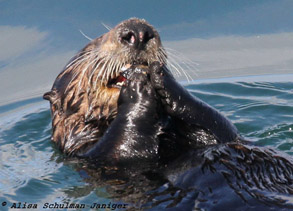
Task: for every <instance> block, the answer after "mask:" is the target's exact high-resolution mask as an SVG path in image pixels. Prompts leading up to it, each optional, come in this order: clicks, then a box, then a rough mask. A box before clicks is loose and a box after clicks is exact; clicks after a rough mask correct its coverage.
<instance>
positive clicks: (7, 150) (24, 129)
mask: <svg viewBox="0 0 293 211" xmlns="http://www.w3.org/2000/svg"><path fill="white" fill-rule="evenodd" d="M272 78H273V79H274V80H272ZM272 78H270V77H268V76H263V77H246V78H226V79H215V80H201V81H195V82H193V83H189V84H186V85H185V87H186V88H187V89H188V90H189V91H190V92H191V93H192V94H193V95H194V96H196V97H198V98H201V99H202V100H204V101H205V102H207V103H209V104H210V105H212V106H214V107H215V108H217V109H218V110H219V111H221V112H222V113H223V114H224V115H226V116H227V117H228V118H229V119H230V120H232V122H233V123H234V124H235V125H236V127H237V128H238V129H239V132H240V133H241V135H242V136H243V137H245V138H246V139H248V140H250V141H252V142H253V143H254V144H256V145H259V146H268V147H272V148H274V149H277V150H279V151H283V152H284V153H286V154H289V155H293V150H292V147H293V122H292V118H293V83H292V82H291V81H293V80H292V79H293V75H286V76H274V77H272ZM278 79H279V80H278ZM0 119H1V122H0V146H1V148H0V202H1V203H2V202H6V203H7V205H6V206H2V207H1V210H8V207H9V206H11V205H12V204H13V203H16V202H22V203H24V202H27V203H37V204H38V207H39V208H38V209H43V208H42V206H43V205H44V204H45V203H47V202H49V203H55V202H57V203H65V202H71V203H72V202H74V203H85V204H89V205H90V204H92V203H94V202H96V203H115V202H117V203H118V202H119V203H127V202H123V197H121V199H122V200H118V201H117V197H115V199H113V198H112V196H111V195H109V194H108V192H107V187H95V188H93V187H92V185H91V184H90V183H88V182H87V181H86V179H85V178H86V177H87V176H86V175H83V172H82V171H77V170H76V168H75V167H74V164H73V163H71V162H70V161H67V160H64V157H63V155H62V154H61V153H59V151H58V150H57V149H56V148H55V146H54V145H53V144H52V143H51V141H50V134H51V117H50V110H49V104H48V102H47V101H44V100H43V99H42V98H41V97H36V98H33V99H28V100H24V101H19V102H16V103H13V104H8V105H4V106H1V107H0ZM157 188H158V189H159V188H163V187H161V186H159V187H157ZM118 198H119V197H118ZM239 200H240V199H239ZM189 203H192V202H189ZM166 204H168V201H167V202H166V203H165V204H164V203H163V204H159V205H158V207H157V208H158V209H159V208H162V207H164V206H166ZM0 206H1V205H0ZM44 210H45V209H44Z"/></svg>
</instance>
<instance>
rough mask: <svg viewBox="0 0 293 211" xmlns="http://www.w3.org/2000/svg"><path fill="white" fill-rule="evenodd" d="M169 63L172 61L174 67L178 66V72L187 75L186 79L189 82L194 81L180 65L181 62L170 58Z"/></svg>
mask: <svg viewBox="0 0 293 211" xmlns="http://www.w3.org/2000/svg"><path fill="white" fill-rule="evenodd" d="M169 61H170V64H173V65H174V66H173V67H175V66H176V67H177V68H178V70H180V71H181V72H182V73H183V74H184V75H185V77H186V79H187V81H188V82H190V80H191V81H192V80H193V78H192V77H191V75H190V74H189V73H188V72H187V71H186V70H185V69H184V68H183V67H182V66H181V65H180V64H179V62H177V61H176V59H175V58H174V57H172V56H170V57H169ZM181 63H182V62H181ZM183 64H184V63H183ZM189 70H190V69H189ZM190 72H192V71H190Z"/></svg>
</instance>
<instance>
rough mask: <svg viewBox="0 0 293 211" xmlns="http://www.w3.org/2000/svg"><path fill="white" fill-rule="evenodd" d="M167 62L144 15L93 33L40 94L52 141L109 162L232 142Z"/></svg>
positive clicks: (220, 120) (231, 134)
mask: <svg viewBox="0 0 293 211" xmlns="http://www.w3.org/2000/svg"><path fill="white" fill-rule="evenodd" d="M166 62H167V55H166V52H165V50H164V48H163V46H162V44H161V40H160V36H159V34H158V32H157V31H156V30H155V29H154V27H152V26H151V25H150V24H149V23H147V22H146V21H145V20H140V19H136V18H132V19H129V20H127V21H124V22H122V23H120V24H119V25H117V26H116V27H115V28H113V29H112V30H110V31H109V32H108V33H106V34H104V35H102V36H101V37H99V38H97V39H94V40H93V41H92V42H90V43H89V44H88V45H87V46H86V47H85V48H84V49H82V50H81V51H80V52H79V53H78V54H77V55H76V56H75V57H74V58H73V59H72V61H70V62H69V64H68V65H67V66H66V67H65V69H64V70H63V71H62V72H61V73H60V75H59V76H58V77H57V79H56V81H55V83H54V85H53V88H52V90H51V91H50V92H48V93H46V94H44V98H45V99H47V100H49V101H50V103H51V111H52V117H53V121H52V128H53V135H52V140H53V141H54V142H55V143H57V145H58V146H59V148H60V149H61V150H62V151H63V152H65V153H66V154H69V155H78V156H89V157H95V156H101V157H104V158H105V157H109V160H112V161H113V160H123V159H129V158H146V159H149V158H153V157H162V156H163V155H166V154H168V155H169V156H171V157H172V156H175V155H176V154H180V150H182V151H184V150H185V148H189V147H190V146H192V147H198V146H202V145H209V144H216V143H224V142H231V141H237V140H238V139H239V136H238V133H237V130H236V128H235V127H234V126H233V124H232V123H231V122H230V121H229V120H227V119H226V118H225V117H224V116H223V115H221V114H220V113H219V112H218V111H216V110H215V109H214V108H212V107H210V106H209V105H207V104H205V103H204V102H202V101H200V100H199V99H197V98H195V97H193V96H191V95H190V94H189V93H188V92H187V91H186V90H185V89H184V88H183V87H182V86H181V85H180V84H179V83H178V82H176V81H175V79H174V78H173V76H172V74H171V73H170V71H169V70H168V69H167V68H166ZM135 70H136V71H135ZM143 72H144V73H143ZM126 73H127V74H126ZM132 73H133V74H132ZM126 75H127V76H126ZM127 77H129V78H127ZM132 90H135V91H132ZM130 92H133V93H132V94H130ZM122 101H123V102H122ZM117 111H118V112H117ZM162 152H164V153H162ZM167 157H168V156H167ZM168 159H169V158H168Z"/></svg>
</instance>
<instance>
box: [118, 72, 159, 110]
mask: <svg viewBox="0 0 293 211" xmlns="http://www.w3.org/2000/svg"><path fill="white" fill-rule="evenodd" d="M147 71H148V69H146V68H143V69H140V68H137V67H133V68H129V69H128V70H126V71H125V72H124V73H122V74H124V75H123V76H124V77H125V78H127V80H126V81H125V83H124V85H123V86H122V88H121V91H120V96H119V99H118V106H119V105H121V104H129V103H131V104H136V103H140V104H142V105H145V106H148V105H149V104H151V102H154V101H156V99H157V97H156V92H155V90H154V88H153V87H152V85H151V83H150V80H149V78H148V75H147Z"/></svg>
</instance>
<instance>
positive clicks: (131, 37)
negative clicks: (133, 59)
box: [121, 32, 136, 44]
mask: <svg viewBox="0 0 293 211" xmlns="http://www.w3.org/2000/svg"><path fill="white" fill-rule="evenodd" d="M121 39H122V40H123V41H124V42H126V43H128V44H134V43H135V42H136V37H135V34H134V33H133V32H127V33H125V34H122V36H121Z"/></svg>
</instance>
